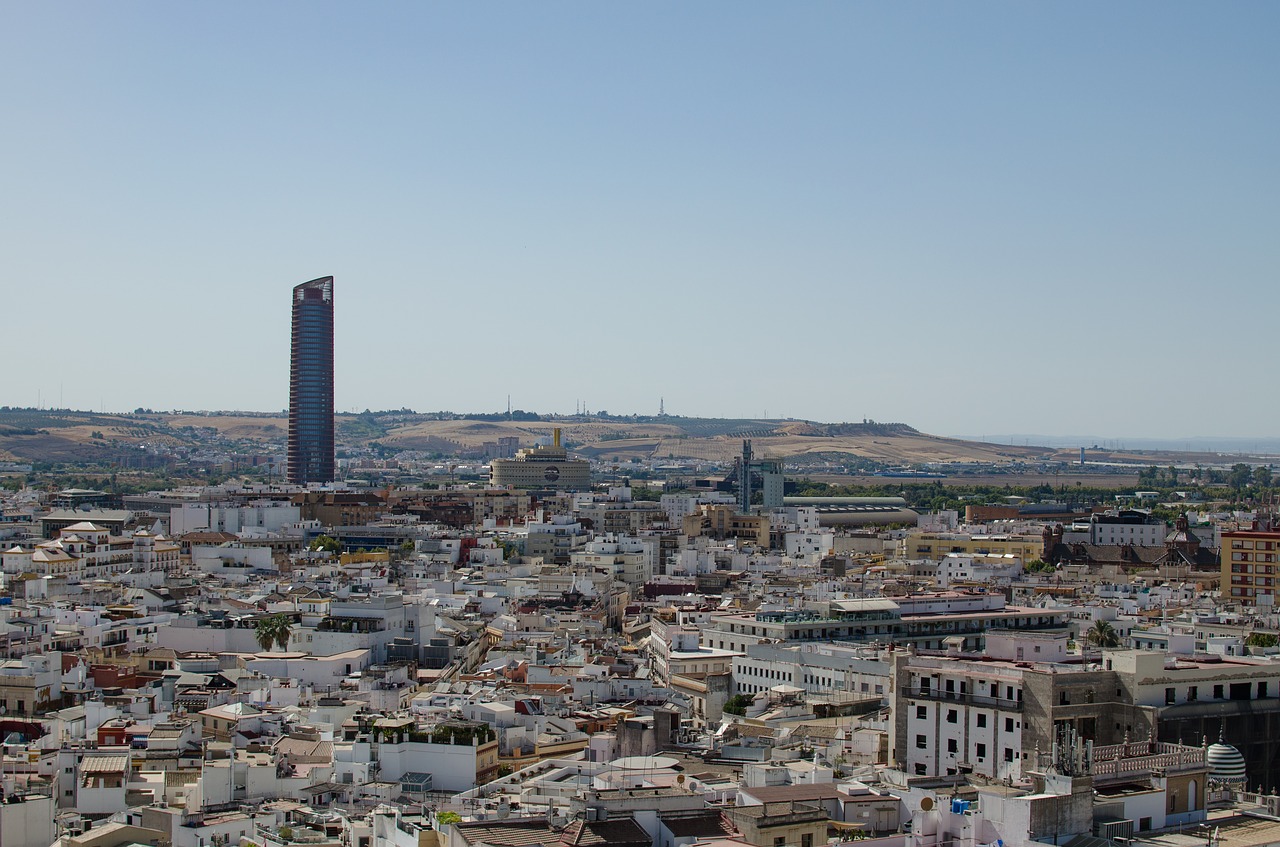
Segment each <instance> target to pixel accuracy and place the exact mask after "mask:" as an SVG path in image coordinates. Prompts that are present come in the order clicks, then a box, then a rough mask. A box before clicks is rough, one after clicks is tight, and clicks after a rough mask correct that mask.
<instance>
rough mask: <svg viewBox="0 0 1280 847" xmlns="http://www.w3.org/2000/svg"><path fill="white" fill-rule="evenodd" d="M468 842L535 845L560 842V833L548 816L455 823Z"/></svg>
mask: <svg viewBox="0 0 1280 847" xmlns="http://www.w3.org/2000/svg"><path fill="white" fill-rule="evenodd" d="M453 827H454V831H455V832H456V833H457V834H458V835H459V836H461V838H462V840H463V841H465V842H466V843H467V844H473V845H481V844H486V845H491V847H534V845H552V844H558V843H559V842H560V833H558V832H556V831H555V830H554V829H552V828H551V827H550V826H548V825H547V821H546V818H533V819H526V820H507V821H469V822H463V823H456V824H454V825H453Z"/></svg>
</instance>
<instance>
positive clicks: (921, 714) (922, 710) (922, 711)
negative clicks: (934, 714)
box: [916, 706, 929, 720]
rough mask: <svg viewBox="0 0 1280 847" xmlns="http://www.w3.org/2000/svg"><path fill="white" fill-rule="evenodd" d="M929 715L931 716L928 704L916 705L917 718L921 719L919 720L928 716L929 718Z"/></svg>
mask: <svg viewBox="0 0 1280 847" xmlns="http://www.w3.org/2000/svg"><path fill="white" fill-rule="evenodd" d="M928 717H929V707H928V706H916V718H917V719H919V720H924V719H926V718H928Z"/></svg>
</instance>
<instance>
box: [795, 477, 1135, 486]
mask: <svg viewBox="0 0 1280 847" xmlns="http://www.w3.org/2000/svg"><path fill="white" fill-rule="evenodd" d="M787 477H788V478H790V479H807V480H812V481H813V482H825V483H827V484H829V485H893V484H894V483H900V484H902V485H927V484H930V483H934V482H941V483H942V484H943V485H944V486H960V485H1012V486H1015V487H1018V486H1023V487H1031V486H1036V485H1051V486H1053V487H1054V488H1058V487H1059V486H1066V487H1067V488H1069V489H1070V488H1075V487H1076V483H1079V484H1080V485H1081V487H1084V488H1116V489H1122V488H1125V489H1131V488H1133V487H1134V486H1136V485H1137V484H1138V475H1137V474H1072V475H1067V474H1042V473H1008V474H984V475H980V476H948V477H942V478H940V479H939V478H933V479H927V478H910V477H888V476H841V475H839V474H806V473H794V474H787Z"/></svg>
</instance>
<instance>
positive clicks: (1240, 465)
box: [1227, 462, 1253, 492]
mask: <svg viewBox="0 0 1280 847" xmlns="http://www.w3.org/2000/svg"><path fill="white" fill-rule="evenodd" d="M1252 479H1253V470H1252V469H1251V468H1250V467H1249V466H1248V465H1246V464H1245V463H1244V462H1237V463H1235V464H1234V465H1232V466H1231V474H1230V476H1228V477H1227V482H1228V483H1229V484H1230V485H1231V487H1232V488H1234V489H1235V490H1236V491H1238V492H1239V491H1244V490H1245V488H1246V487H1248V485H1249V482H1250V480H1252Z"/></svg>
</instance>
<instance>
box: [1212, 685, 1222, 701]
mask: <svg viewBox="0 0 1280 847" xmlns="http://www.w3.org/2000/svg"><path fill="white" fill-rule="evenodd" d="M1213 699H1215V700H1221V699H1222V686H1221V685H1215V686H1214V687H1213Z"/></svg>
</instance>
